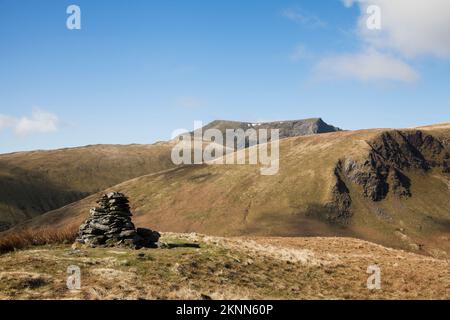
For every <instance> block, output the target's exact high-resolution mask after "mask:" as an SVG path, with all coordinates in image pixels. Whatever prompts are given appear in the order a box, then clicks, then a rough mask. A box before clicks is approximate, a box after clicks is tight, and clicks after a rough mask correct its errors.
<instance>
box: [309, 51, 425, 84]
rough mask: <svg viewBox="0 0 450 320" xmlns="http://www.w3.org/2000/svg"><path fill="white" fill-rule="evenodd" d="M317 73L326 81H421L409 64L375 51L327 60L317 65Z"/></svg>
mask: <svg viewBox="0 0 450 320" xmlns="http://www.w3.org/2000/svg"><path fill="white" fill-rule="evenodd" d="M316 73H317V74H316V75H317V76H318V77H319V78H325V79H341V78H347V79H356V80H360V81H382V80H390V81H400V82H415V81H417V80H418V79H419V75H418V74H417V73H416V72H415V71H414V69H413V68H411V67H410V66H409V65H408V64H406V63H404V62H403V61H401V60H399V59H396V58H395V57H392V56H390V55H386V54H382V53H379V52H377V51H375V50H367V51H365V52H362V53H357V54H344V55H339V56H334V57H329V58H325V59H323V60H322V61H320V62H319V64H318V65H317V67H316Z"/></svg>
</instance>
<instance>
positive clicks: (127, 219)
mask: <svg viewBox="0 0 450 320" xmlns="http://www.w3.org/2000/svg"><path fill="white" fill-rule="evenodd" d="M97 204H98V205H97V206H96V207H95V208H92V209H91V210H90V213H91V215H90V217H89V218H88V219H87V221H86V222H85V223H83V224H82V225H81V226H80V231H79V234H78V238H77V239H76V243H75V246H77V245H86V246H89V247H99V246H105V247H112V246H127V247H134V248H136V249H139V248H143V247H146V248H156V247H158V240H159V238H160V234H159V233H158V232H156V231H152V230H149V229H144V228H137V229H136V228H135V226H134V224H133V222H132V220H131V217H132V213H131V212H130V206H129V201H128V199H127V197H126V196H125V195H123V194H122V193H117V192H112V193H108V194H105V195H103V197H101V198H100V199H99V200H98V201H97Z"/></svg>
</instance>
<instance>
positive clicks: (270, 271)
mask: <svg viewBox="0 0 450 320" xmlns="http://www.w3.org/2000/svg"><path fill="white" fill-rule="evenodd" d="M162 240H163V241H166V242H168V243H172V244H185V243H196V244H199V245H200V248H197V249H196V248H187V247H178V248H174V249H157V250H154V249H153V250H152V249H149V250H141V251H133V250H126V249H117V248H109V249H108V248H105V249H87V250H82V251H72V250H71V249H70V248H69V246H61V245H59V246H42V247H37V248H34V249H32V250H21V251H15V252H10V253H7V254H4V255H2V256H0V299H450V268H449V267H450V266H449V261H448V260H439V259H435V258H429V257H424V256H421V255H416V254H412V253H407V252H403V251H399V250H394V249H387V248H385V247H382V246H379V245H375V244H372V243H368V242H365V241H361V240H356V239H347V238H255V237H252V238H221V237H211V236H203V235H198V234H173V233H172V234H164V235H163V238H162ZM374 264H376V265H378V266H379V267H380V268H381V289H380V290H369V289H367V285H366V284H367V278H368V276H369V275H368V274H367V268H368V266H370V265H374ZM71 265H76V266H78V267H80V269H81V290H75V291H70V290H68V289H67V287H66V279H67V267H68V266H71Z"/></svg>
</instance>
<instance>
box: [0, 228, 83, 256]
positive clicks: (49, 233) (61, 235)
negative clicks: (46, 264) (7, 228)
mask: <svg viewBox="0 0 450 320" xmlns="http://www.w3.org/2000/svg"><path fill="white" fill-rule="evenodd" d="M77 231H78V230H77V229H76V228H65V229H58V230H57V229H51V228H46V229H38V230H31V229H27V230H20V231H16V232H9V233H7V234H4V235H2V236H1V237H0V254H3V253H6V252H10V251H15V250H19V249H24V248H29V247H32V246H41V245H46V244H64V243H66V244H67V243H72V242H74V241H75V238H76V235H77Z"/></svg>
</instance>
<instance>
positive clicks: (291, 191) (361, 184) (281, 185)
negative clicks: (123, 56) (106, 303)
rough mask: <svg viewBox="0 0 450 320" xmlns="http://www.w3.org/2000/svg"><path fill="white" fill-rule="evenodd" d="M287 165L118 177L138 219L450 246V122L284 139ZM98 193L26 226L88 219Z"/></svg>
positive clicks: (222, 231)
mask: <svg viewBox="0 0 450 320" xmlns="http://www.w3.org/2000/svg"><path fill="white" fill-rule="evenodd" d="M280 148H281V150H280V157H281V158H280V171H279V174H277V175H274V176H262V175H260V173H259V170H258V168H257V167H256V166H250V165H231V166H224V165H202V166H184V167H178V168H174V169H170V170H167V171H164V172H160V173H156V174H151V175H147V176H143V177H139V178H136V179H132V180H130V181H126V182H124V183H122V184H119V185H117V186H114V187H113V188H111V189H109V190H111V191H112V190H115V191H120V192H123V193H125V194H126V195H127V196H128V197H129V198H130V201H131V206H132V209H133V212H134V214H135V218H134V219H135V220H136V221H137V223H138V224H139V225H142V226H147V227H150V228H154V229H157V230H161V231H172V232H194V231H195V232H201V233H205V234H211V235H220V236H235V235H258V236H350V237H355V238H360V239H365V240H369V241H372V242H375V243H379V244H383V245H386V246H389V247H395V248H403V249H407V250H411V251H414V252H419V253H423V254H428V255H433V256H437V257H445V256H448V254H450V209H449V208H450V207H449V201H448V199H449V196H450V175H449V163H448V162H449V156H450V128H449V127H447V126H442V125H441V126H439V127H435V128H434V127H427V128H426V129H421V130H418V129H405V130H394V129H392V130H385V129H374V130H362V131H346V132H334V133H328V134H322V135H312V136H304V137H294V138H288V139H284V140H282V141H281V143H280ZM97 197H98V195H95V196H92V197H88V198H86V199H83V200H82V201H79V202H76V203H73V204H70V205H68V206H66V207H63V208H60V209H58V210H55V211H53V212H49V213H47V214H45V215H43V216H41V217H38V218H36V219H33V220H31V221H29V223H27V224H25V225H23V226H33V227H42V226H46V225H50V226H53V227H55V226H56V227H58V226H66V225H71V224H72V225H77V224H80V223H81V222H82V221H83V220H84V219H85V218H86V216H87V215H88V214H89V210H88V209H89V208H90V207H91V206H93V205H94V204H95V200H96V198H97Z"/></svg>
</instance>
